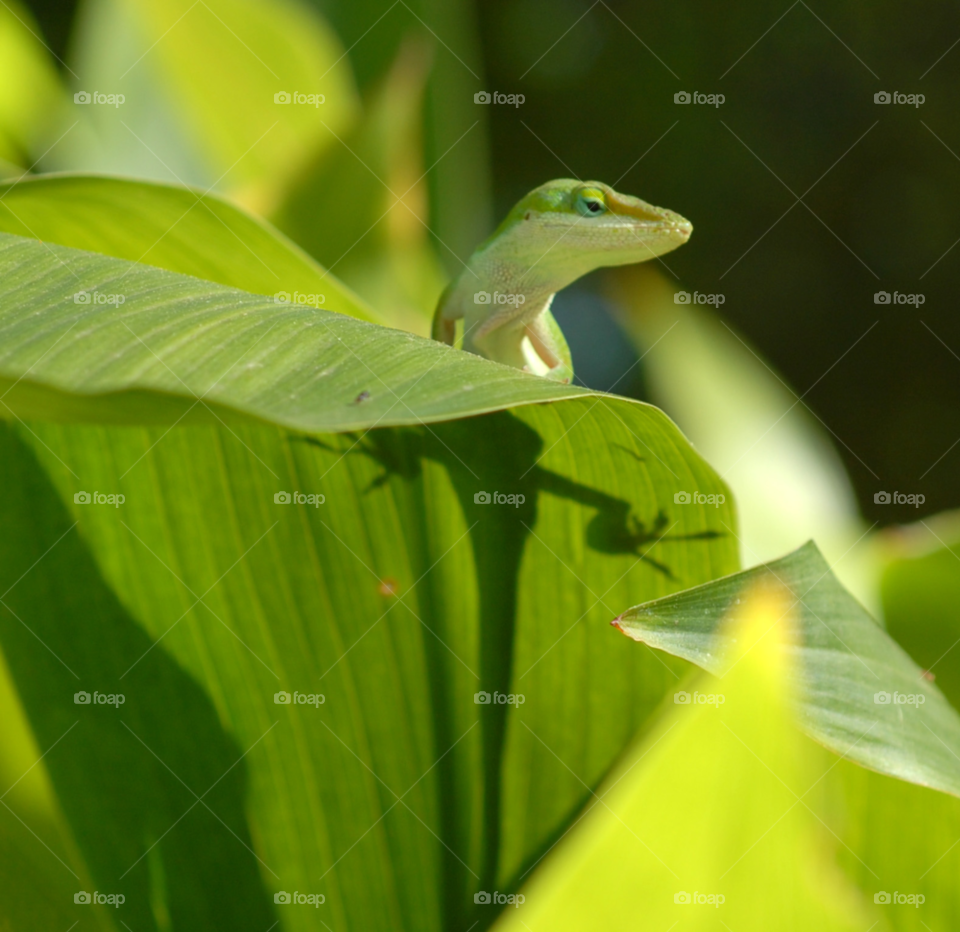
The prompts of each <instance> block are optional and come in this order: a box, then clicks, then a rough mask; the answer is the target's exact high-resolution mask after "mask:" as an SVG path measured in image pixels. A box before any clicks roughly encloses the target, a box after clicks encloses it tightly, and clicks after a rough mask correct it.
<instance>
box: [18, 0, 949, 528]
mask: <svg viewBox="0 0 960 932" xmlns="http://www.w3.org/2000/svg"><path fill="white" fill-rule="evenodd" d="M390 2H392V0H379V2H378V3H373V2H366V0H351V2H349V3H348V2H346V0H344V2H333V0H327V2H320V0H317V6H318V7H319V8H320V9H321V10H322V11H323V13H324V14H325V15H326V16H328V18H329V19H330V20H331V22H332V23H333V24H334V26H335V27H336V28H337V30H338V31H339V32H340V35H341V38H342V39H343V41H344V43H345V44H346V45H347V46H350V45H351V44H352V43H353V42H354V41H356V40H358V39H361V36H362V35H363V33H364V32H365V31H366V30H367V29H368V28H369V26H370V24H371V23H372V22H373V20H374V19H376V17H377V16H378V15H380V13H381V12H383V10H387V9H388V8H389V7H390ZM438 3H439V0H436V2H430V0H421V2H418V3H415V2H411V3H410V5H409V6H407V5H405V4H400V5H397V6H395V7H394V8H393V9H392V10H391V11H390V12H389V13H388V15H387V16H386V17H384V20H383V22H382V23H381V24H380V25H379V26H378V27H376V28H375V29H373V30H371V32H370V33H369V35H368V36H366V37H364V38H363V39H362V40H361V41H359V43H358V45H357V47H356V48H355V49H354V50H353V51H352V52H351V60H352V63H353V67H354V70H355V73H356V75H357V78H358V81H359V82H360V84H361V86H362V87H363V88H369V87H370V86H371V84H372V83H373V82H375V81H376V79H377V78H378V77H380V74H379V73H378V69H381V68H382V63H383V62H384V61H388V60H389V53H390V50H391V49H392V48H393V47H395V46H396V45H397V43H398V42H399V41H400V39H401V37H402V36H403V35H404V34H407V33H408V32H410V31H423V29H422V27H421V26H420V24H419V23H418V22H417V18H416V16H415V15H414V10H416V11H417V15H418V16H419V17H420V18H421V20H423V21H424V22H426V23H430V24H433V25H434V28H435V29H437V32H438V35H440V37H441V38H444V36H443V35H442V28H443V18H444V15H445V14H444V12H443V10H442V4H440V5H439V6H438V5H437V4H438ZM29 6H30V8H31V9H32V11H33V13H34V15H35V16H36V17H37V19H38V21H39V23H40V25H41V28H42V29H43V31H44V34H45V38H46V40H47V42H48V43H49V45H50V46H51V47H52V49H53V50H54V51H55V52H56V53H57V54H58V55H60V56H61V57H64V56H65V55H66V51H67V46H68V42H69V35H70V25H71V21H72V16H73V7H74V4H72V3H64V2H57V0H31V2H30V3H29ZM474 15H475V17H476V19H475V22H474V24H473V25H472V29H471V31H472V33H473V39H474V41H475V42H476V43H477V45H478V46H479V55H480V57H481V58H482V66H483V69H484V71H485V75H481V80H482V81H483V82H484V83H485V84H486V86H487V89H489V90H491V91H492V90H497V91H501V92H504V93H522V94H524V95H525V97H526V102H525V103H524V104H523V106H521V107H520V108H513V107H507V106H491V107H488V108H484V109H485V111H486V115H487V117H488V119H489V120H490V146H491V155H492V160H491V162H492V173H493V177H492V185H493V203H494V214H495V215H496V216H497V217H499V216H502V215H503V214H504V213H505V212H506V210H507V209H508V208H509V207H510V206H511V205H512V204H513V203H514V202H515V201H516V200H517V199H518V198H519V197H521V196H522V195H523V194H524V193H526V192H527V191H528V190H529V189H531V188H533V187H535V186H536V185H538V184H541V183H542V182H543V181H545V180H547V179H549V178H554V177H562V176H569V175H570V174H576V175H577V176H580V177H582V178H596V179H599V180H603V181H606V182H608V183H611V184H615V186H616V187H618V188H619V189H620V190H622V191H625V192H628V193H631V194H636V195H638V196H640V197H642V198H644V199H645V200H648V201H650V202H652V203H654V204H659V205H662V206H666V207H670V208H672V209H675V210H677V211H679V212H680V213H682V214H683V215H684V216H686V217H688V218H690V219H691V220H692V221H693V223H694V226H695V228H696V232H695V235H694V237H693V239H692V240H691V242H690V244H689V245H688V246H686V247H684V248H683V249H682V250H679V251H678V252H676V253H675V254H673V255H672V256H671V257H669V265H670V268H671V269H673V270H674V271H675V272H676V273H677V275H678V276H679V277H680V279H681V280H682V282H683V283H684V287H686V288H688V289H689V290H691V291H692V290H694V289H696V290H699V291H706V292H722V293H723V294H725V295H726V303H725V305H724V307H723V315H724V317H725V318H726V319H727V320H729V321H730V323H731V324H732V325H734V326H735V327H736V328H738V329H739V331H740V332H741V333H742V334H744V335H745V336H746V337H747V338H748V339H749V340H750V341H752V342H753V344H754V345H755V346H756V347H757V348H758V349H759V350H761V351H762V352H763V353H764V354H765V355H766V357H767V358H768V359H769V360H770V361H771V362H772V363H773V364H774V365H775V366H776V367H777V368H778V369H779V370H780V372H781V373H782V374H783V375H784V377H785V378H786V380H787V381H788V382H789V383H790V384H791V385H792V386H793V387H794V388H795V389H796V390H797V392H798V394H801V395H803V396H804V401H805V402H807V403H808V404H809V405H810V406H811V407H812V408H813V410H814V411H815V412H816V413H817V414H818V415H819V416H820V417H821V418H823V420H824V421H825V422H826V424H827V425H828V426H829V428H830V429H831V430H832V431H834V432H835V434H836V436H837V437H838V438H839V439H840V442H839V443H838V449H839V452H840V454H841V456H842V457H843V458H844V461H845V463H846V465H847V468H848V470H849V472H850V475H851V477H852V479H853V482H854V484H855V486H856V489H857V493H858V497H859V499H860V503H861V507H862V509H863V511H864V513H865V515H866V516H867V518H868V519H869V520H871V521H872V520H878V521H880V522H881V523H883V524H887V523H891V522H895V521H906V520H915V519H916V518H917V517H922V516H923V515H924V514H928V513H932V512H936V511H942V510H944V509H947V508H953V507H957V506H960V480H958V475H957V473H958V465H960V443H958V439H960V358H958V356H957V355H955V354H960V322H958V319H957V313H956V309H957V304H958V302H957V294H958V291H960V276H958V271H957V263H958V261H960V248H957V249H953V250H950V247H951V246H952V245H953V244H954V243H955V242H956V241H957V240H958V238H960V213H958V210H957V205H958V204H960V198H958V194H960V157H958V155H957V153H960V123H958V120H957V117H956V114H957V101H958V99H960V98H958V93H957V92H958V90H960V88H958V75H960V45H957V46H956V47H955V48H952V50H951V46H952V45H953V43H954V42H956V41H957V40H958V39H960V8H958V7H957V6H956V5H955V4H948V3H941V2H934V0H927V2H924V3H920V4H909V5H908V4H906V3H900V4H894V3H889V2H872V3H869V4H868V3H865V2H857V3H838V4H833V5H828V4H823V3H818V4H816V5H812V4H811V5H808V4H807V3H805V2H804V0H797V2H795V3H794V4H793V5H792V6H791V5H790V2H789V0H785V2H784V3H783V4H782V5H781V4H766V3H760V2H745V3H739V4H736V5H728V4H717V3H715V2H707V0H686V2H669V3H668V2H659V3H641V2H614V0H609V2H607V0H597V2H596V3H594V4H593V5H591V3H590V2H584V0H520V2H507V0H484V2H482V3H480V4H479V5H478V6H477V7H476V8H475V13H474ZM571 27H572V28H571ZM771 27H772V28H771ZM768 30H769V31H768ZM765 33H766V34H765ZM764 34H765V35H764ZM558 40H559V41H558ZM758 40H759V41H758ZM451 42H454V44H455V40H453V39H451ZM554 43H556V44H555V45H554ZM754 43H756V44H755V45H754ZM551 46H552V48H551ZM751 46H753V47H752V48H751ZM948 50H949V51H948ZM544 53H546V54H544ZM945 53H946V54H945ZM437 54H438V56H443V55H449V54H450V53H449V52H447V51H446V50H444V49H443V48H442V47H441V48H438V50H437ZM541 56H543V57H542V58H541ZM741 56H742V57H741ZM941 56H943V57H942V58H941ZM658 57H659V59H660V60H658ZM538 59H540V60H539V62H538ZM738 59H739V61H738ZM938 59H940V60H939V62H938ZM535 63H536V64H535ZM531 66H533V67H532V68H531ZM478 89H479V88H478ZM680 90H686V91H691V92H692V91H699V92H701V93H722V94H724V95H725V97H726V102H725V103H724V104H723V105H722V106H721V107H719V108H713V107H708V106H702V105H700V106H698V105H689V106H679V105H676V104H674V102H673V95H674V93H675V92H677V91H680ZM882 90H885V91H890V92H893V91H899V92H901V93H908V94H910V93H922V94H924V95H925V97H926V101H925V103H924V104H923V105H922V106H920V107H919V108H914V107H910V106H904V105H889V106H879V105H877V104H875V103H874V100H873V95H874V93H875V92H877V91H882ZM664 133H666V135H664ZM537 137H539V139H538V138H537ZM661 137H663V138H661ZM737 137H739V139H738V138H737ZM937 137H939V139H938V138H937ZM658 139H659V142H658V141H657V140H658ZM858 140H859V141H858ZM478 144H480V145H482V140H481V141H480V142H479V143H478ZM654 144H655V145H654ZM651 146H653V148H652V149H651V148H650V147H651ZM648 149H649V150H650V151H649V152H648V154H646V155H645V156H644V153H645V152H647V150H648ZM550 150H552V151H550ZM750 150H752V152H751V151H750ZM641 156H644V157H643V158H642V160H641V161H639V162H638V163H637V164H636V165H634V163H635V162H637V160H638V159H640V157H641ZM564 163H565V164H564ZM764 163H765V165H766V166H768V167H765V165H764ZM631 165H633V166H634V167H632V168H631ZM825 173H826V174H825ZM621 176H622V177H621ZM618 179H619V181H618ZM778 179H780V180H778ZM811 186H812V190H810V191H809V193H808V194H806V195H805V196H804V199H803V203H796V198H795V196H794V194H792V193H791V190H792V191H793V192H795V193H796V195H803V194H804V192H806V191H807V190H808V189H810V188H811ZM788 188H789V190H788ZM791 205H794V206H793V208H792V209H791V210H789V212H787V211H788V208H790V207H791ZM805 205H806V206H805ZM784 214H786V215H785V216H784ZM781 218H782V219H781ZM482 222H483V224H484V225H488V224H489V222H490V221H489V218H486V217H484V218H483V219H482ZM771 227H772V229H771ZM764 234H765V235H764ZM758 241H759V242H758ZM751 247H752V248H751ZM948 250H950V251H948ZM945 254H946V255H945ZM938 260H939V261H938ZM594 284H595V283H593V282H592V281H591V280H588V281H587V282H586V284H585V286H584V287H582V288H581V289H580V290H579V294H578V297H577V299H576V300H578V301H581V302H583V301H584V300H585V298H584V292H587V293H589V291H590V289H591V287H594ZM880 290H885V291H889V292H893V291H900V292H906V293H920V294H923V295H924V296H925V299H926V300H925V303H924V304H923V305H922V306H921V307H920V308H919V309H917V308H914V307H912V306H910V305H898V306H894V305H876V304H874V300H873V295H874V293H875V292H877V291H880ZM858 341H859V342H858ZM941 341H942V342H941ZM621 351H622V350H621ZM611 352H613V350H611ZM598 387H604V388H605V387H606V386H598ZM806 392H809V393H808V394H804V393H806ZM955 443H956V444H957V445H956V446H953V447H952V445H953V444H955ZM951 447H952V449H951ZM947 451H949V452H947ZM938 460H939V462H938ZM934 464H936V465H934ZM879 489H887V490H890V491H893V490H899V491H901V492H907V493H917V492H919V493H923V494H924V495H925V496H926V504H925V505H924V506H922V507H921V508H920V509H919V511H917V510H916V509H914V508H912V507H904V508H902V509H899V508H896V507H890V506H886V507H884V506H876V505H875V504H874V502H873V495H874V492H876V491H877V490H879Z"/></svg>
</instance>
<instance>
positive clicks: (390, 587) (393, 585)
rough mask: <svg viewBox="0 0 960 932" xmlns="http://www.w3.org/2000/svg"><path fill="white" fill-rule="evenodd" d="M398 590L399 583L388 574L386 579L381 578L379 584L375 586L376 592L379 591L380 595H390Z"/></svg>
mask: <svg viewBox="0 0 960 932" xmlns="http://www.w3.org/2000/svg"><path fill="white" fill-rule="evenodd" d="M399 591H400V583H398V582H397V581H396V580H395V579H393V578H392V577H390V576H388V577H387V578H386V579H381V580H380V585H379V586H377V592H379V593H380V595H385V596H392V595H396V594H397V593H398V592H399Z"/></svg>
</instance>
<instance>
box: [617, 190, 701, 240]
mask: <svg viewBox="0 0 960 932" xmlns="http://www.w3.org/2000/svg"><path fill="white" fill-rule="evenodd" d="M607 206H608V207H609V208H610V212H611V213H613V214H615V215H618V216H621V217H630V218H632V219H633V220H639V221H640V222H641V223H642V224H644V225H645V226H649V227H651V228H653V229H659V230H662V231H663V232H665V233H667V234H669V235H671V236H675V237H676V238H677V239H679V240H680V241H681V242H686V241H687V240H688V239H689V238H690V234H691V233H692V232H693V224H692V223H691V222H690V221H689V220H686V219H685V218H683V217H681V216H680V215H679V214H675V213H674V212H673V211H672V210H665V209H664V208H662V207H654V206H653V205H652V204H647V203H646V202H645V201H641V200H640V198H638V197H630V196H629V195H623V194H616V193H612V194H608V195H607Z"/></svg>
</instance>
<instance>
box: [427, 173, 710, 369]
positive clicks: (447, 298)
mask: <svg viewBox="0 0 960 932" xmlns="http://www.w3.org/2000/svg"><path fill="white" fill-rule="evenodd" d="M692 231H693V226H692V225H691V224H690V222H689V221H688V220H684V218H683V217H681V216H680V215H679V214H675V213H673V211H670V210H665V209H663V208H662V207H653V206H651V205H650V204H647V203H645V202H644V201H641V200H640V199H639V198H636V197H631V196H630V195H629V194H619V193H617V192H616V191H614V190H613V188H611V187H610V186H609V185H605V184H602V183H601V182H598V181H586V182H580V181H573V180H571V179H569V178H562V179H559V180H557V181H548V182H547V183H546V184H543V185H540V187H539V188H535V189H534V190H533V191H531V192H530V193H529V194H528V195H527V196H526V197H525V198H523V200H521V201H520V202H519V203H518V204H517V205H516V206H515V207H514V208H513V210H511V211H510V213H509V214H507V217H506V219H505V220H504V221H503V223H501V224H500V226H499V227H498V228H497V229H496V230H495V231H494V233H493V235H492V236H490V237H489V238H488V239H487V240H486V241H485V242H483V243H481V244H480V245H479V246H478V247H477V249H476V251H475V252H474V253H473V255H472V256H471V257H470V261H469V262H468V263H467V266H466V268H465V269H464V270H463V272H461V273H460V275H459V277H458V278H457V279H456V280H455V281H454V282H453V283H452V284H451V285H450V286H449V287H448V288H447V289H446V291H444V293H443V295H442V296H441V297H440V302H439V304H438V305H437V311H436V314H435V315H434V318H433V338H434V339H435V340H440V341H441V342H443V343H448V344H450V345H451V346H452V345H454V344H455V342H456V322H457V321H458V320H461V319H462V320H463V349H465V350H467V351H469V352H471V353H476V354H477V355H479V356H486V357H487V358H488V359H493V360H495V361H496V362H501V363H505V364H506V365H508V366H513V367H515V368H517V369H526V370H527V371H528V372H533V373H535V374H537V375H541V376H545V377H546V378H549V379H556V380H557V381H561V382H569V381H570V380H571V379H572V378H573V367H572V365H571V361H570V350H569V348H568V347H567V341H566V340H565V339H564V337H563V332H562V331H561V330H560V327H559V326H558V325H557V322H556V321H555V320H554V318H553V315H552V314H551V313H550V303H551V302H552V301H553V296H554V295H555V294H556V293H557V292H558V291H559V290H560V289H561V288H565V287H566V286H567V285H569V284H571V283H572V282H574V281H576V280H577V279H578V278H580V277H581V276H582V275H586V274H587V272H592V271H593V270H594V269H597V268H600V267H601V266H612V265H631V264H633V263H635V262H643V261H644V260H646V259H653V258H655V257H656V256H662V255H663V254H664V253H667V252H670V250H672V249H676V248H677V246H682V245H683V244H684V243H685V242H686V241H687V240H688V239H689V237H690V234H691V232H692Z"/></svg>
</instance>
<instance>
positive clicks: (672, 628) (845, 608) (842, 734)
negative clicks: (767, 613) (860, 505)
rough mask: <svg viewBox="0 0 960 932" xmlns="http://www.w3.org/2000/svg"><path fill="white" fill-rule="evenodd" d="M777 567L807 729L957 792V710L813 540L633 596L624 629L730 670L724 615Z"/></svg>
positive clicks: (866, 762) (879, 765)
mask: <svg viewBox="0 0 960 932" xmlns="http://www.w3.org/2000/svg"><path fill="white" fill-rule="evenodd" d="M768 575H772V576H773V577H774V578H776V579H777V580H779V581H780V582H781V583H782V584H783V585H785V586H787V587H788V588H789V590H790V592H791V593H792V595H793V597H794V598H795V600H796V604H795V610H796V615H797V632H798V635H797V643H796V644H795V645H793V646H792V647H791V648H790V651H791V652H792V653H794V654H795V655H796V658H797V663H796V665H795V667H794V668H793V669H794V673H793V675H794V676H795V678H796V681H797V682H796V684H795V686H796V688H795V693H796V696H797V700H796V701H797V709H798V714H799V720H800V723H801V725H802V727H803V728H804V730H805V731H806V732H807V733H808V734H809V735H811V737H813V738H815V739H816V740H817V741H819V742H821V743H822V744H823V745H825V746H826V747H828V748H829V749H830V750H832V751H834V752H835V753H837V754H839V755H841V756H843V757H847V758H849V759H850V760H853V761H855V762H857V763H858V764H861V765H862V766H864V767H868V768H870V769H871V770H876V771H878V772H880V773H885V774H889V775H890V776H894V777H899V778H900V779H902V780H908V781H909V782H911V783H918V784H920V785H922V786H930V787H933V788H935V789H938V790H943V791H944V792H946V793H952V794H954V795H955V796H960V715H958V714H957V712H956V711H955V710H954V709H953V708H952V707H951V706H950V704H949V703H948V702H947V700H946V699H945V698H944V697H943V695H942V693H941V692H940V691H939V690H938V689H937V688H936V687H935V686H933V685H932V684H930V683H929V682H927V681H926V680H925V679H924V678H923V676H922V671H921V669H920V668H919V667H918V666H917V665H916V664H915V663H914V662H913V661H912V660H911V659H910V657H909V656H908V655H907V654H906V653H905V652H904V651H903V650H902V649H901V648H900V647H899V646H898V645H897V644H896V642H895V641H893V639H892V638H890V637H889V636H888V635H887V634H886V632H885V631H884V630H883V629H882V628H881V627H880V626H879V625H878V624H877V623H876V622H875V621H874V620H873V619H872V618H871V617H870V615H869V614H867V611H866V610H865V609H864V608H863V607H862V606H861V605H860V603H859V602H857V601H856V599H854V598H853V596H852V595H850V593H849V592H847V590H846V589H844V587H843V586H842V585H841V584H840V582H839V581H838V580H837V578H836V577H835V576H834V575H833V573H832V572H831V570H830V567H829V566H828V565H827V563H826V561H825V560H824V559H823V557H822V556H821V554H820V551H819V550H817V547H816V545H815V544H814V543H813V542H812V541H811V542H810V543H807V544H805V545H804V546H803V547H801V548H800V549H799V550H796V551H794V552H793V553H792V554H789V555H787V556H786V557H783V558H782V559H780V560H776V561H774V562H773V563H769V564H765V565H761V566H758V567H754V568H752V569H749V570H744V571H743V572H740V573H736V574H735V575H733V576H727V577H725V578H723V579H718V580H715V581H714V582H711V583H707V584H705V585H702V586H698V587H696V588H695V589H691V590H690V591H688V592H682V593H679V594H677V595H672V596H668V597H667V598H665V599H660V600H658V601H655V602H649V603H646V604H644V605H637V606H635V607H634V608H631V609H629V610H628V611H626V612H624V613H623V614H622V615H620V616H619V617H618V618H617V619H615V621H614V622H613V623H614V624H615V625H616V626H617V627H618V628H620V630H621V631H623V632H624V634H626V635H628V636H629V637H631V638H633V639H634V640H636V641H640V642H642V643H644V644H648V645H649V646H651V647H656V648H659V649H660V650H665V651H667V652H668V653H671V654H675V655H676V656H679V657H684V658H685V659H687V660H690V661H692V662H693V663H695V664H697V665H698V666H700V667H703V669H705V670H709V671H710V672H711V673H715V674H718V675H720V674H725V673H726V672H727V670H728V667H729V661H728V660H727V656H728V653H729V651H730V650H731V648H732V646H733V645H732V644H731V642H730V640H729V639H728V638H727V637H726V636H725V635H724V634H723V633H722V631H718V627H717V626H718V624H719V622H720V620H721V619H722V618H723V617H724V616H725V615H727V613H729V612H731V611H735V610H736V606H737V605H738V604H739V600H740V597H741V594H742V593H743V591H744V589H745V587H747V586H749V585H751V584H753V583H754V582H755V581H756V580H757V579H760V578H763V577H765V576H768Z"/></svg>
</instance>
